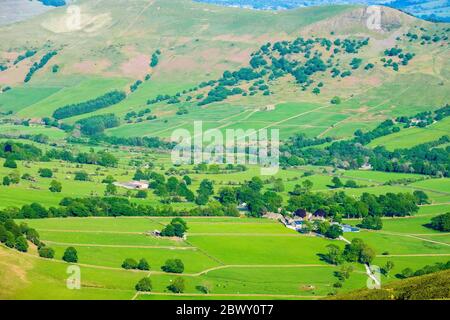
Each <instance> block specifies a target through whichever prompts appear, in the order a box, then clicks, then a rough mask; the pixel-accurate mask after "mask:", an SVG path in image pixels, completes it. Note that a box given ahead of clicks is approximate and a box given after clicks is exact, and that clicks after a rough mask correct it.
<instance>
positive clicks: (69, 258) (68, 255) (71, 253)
mask: <svg viewBox="0 0 450 320" xmlns="http://www.w3.org/2000/svg"><path fill="white" fill-rule="evenodd" d="M63 260H64V261H66V262H69V263H77V262H78V254H77V250H76V249H75V248H74V247H68V248H67V249H66V251H65V252H64V255H63Z"/></svg>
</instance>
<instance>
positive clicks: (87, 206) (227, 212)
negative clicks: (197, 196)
mask: <svg viewBox="0 0 450 320" xmlns="http://www.w3.org/2000/svg"><path fill="white" fill-rule="evenodd" d="M3 213H4V214H6V215H7V216H9V217H10V218H12V219H44V218H65V217H107V216H108V217H119V216H155V217H156V216H163V217H173V216H177V217H188V216H238V215H239V212H238V211H237V209H236V207H228V206H223V205H221V204H220V203H218V202H211V203H209V204H208V205H207V206H204V207H196V208H193V209H190V210H187V209H183V210H180V211H175V210H174V209H173V208H172V207H171V206H168V205H165V206H161V207H156V208H155V207H152V206H147V205H141V204H136V203H133V202H131V201H130V200H128V199H127V198H119V197H104V198H100V197H89V198H80V199H78V198H64V199H62V200H61V202H60V206H58V207H50V208H48V209H47V208H45V207H44V206H42V205H41V204H39V203H36V202H34V203H31V204H29V205H24V206H22V207H21V208H17V207H9V208H7V209H4V210H3Z"/></svg>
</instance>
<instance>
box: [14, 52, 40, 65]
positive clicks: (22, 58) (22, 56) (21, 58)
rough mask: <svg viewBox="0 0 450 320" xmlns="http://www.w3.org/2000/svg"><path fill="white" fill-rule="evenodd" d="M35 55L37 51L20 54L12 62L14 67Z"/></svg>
mask: <svg viewBox="0 0 450 320" xmlns="http://www.w3.org/2000/svg"><path fill="white" fill-rule="evenodd" d="M36 53H37V50H34V49H31V50H30V49H28V50H27V51H25V53H24V54H20V55H18V56H17V58H16V60H14V65H16V64H18V63H19V62H20V61H22V60H25V59H28V58H31V57H32V56H34V55H35V54H36Z"/></svg>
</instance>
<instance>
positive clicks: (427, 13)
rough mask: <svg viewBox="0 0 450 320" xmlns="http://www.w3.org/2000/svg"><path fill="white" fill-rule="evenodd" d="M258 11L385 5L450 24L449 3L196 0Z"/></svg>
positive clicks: (420, 0) (421, 0)
mask: <svg viewBox="0 0 450 320" xmlns="http://www.w3.org/2000/svg"><path fill="white" fill-rule="evenodd" d="M194 1H197V2H206V3H211V4H218V5H223V6H232V7H243V8H252V9H258V10H285V9H294V8H299V7H310V6H319V5H329V4H362V5H385V6H389V7H392V8H395V9H398V10H401V11H404V12H406V13H409V14H411V15H413V16H415V17H418V18H421V19H424V20H429V21H433V22H450V5H449V1H437V0H194Z"/></svg>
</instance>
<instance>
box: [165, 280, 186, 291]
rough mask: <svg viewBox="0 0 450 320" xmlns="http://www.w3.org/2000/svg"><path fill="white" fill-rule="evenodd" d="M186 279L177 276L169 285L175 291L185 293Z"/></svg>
mask: <svg viewBox="0 0 450 320" xmlns="http://www.w3.org/2000/svg"><path fill="white" fill-rule="evenodd" d="M184 288H185V285H184V279H183V278H176V279H175V280H174V281H173V282H172V283H171V284H170V285H169V286H168V287H167V289H169V290H170V291H172V292H173V293H183V292H184Z"/></svg>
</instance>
